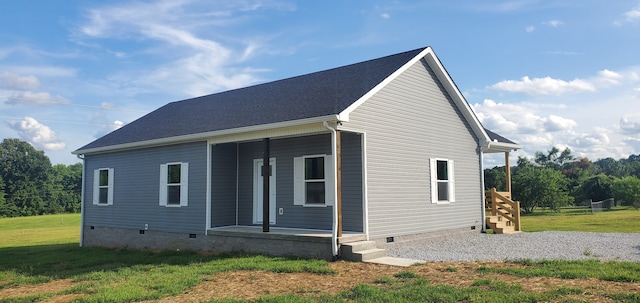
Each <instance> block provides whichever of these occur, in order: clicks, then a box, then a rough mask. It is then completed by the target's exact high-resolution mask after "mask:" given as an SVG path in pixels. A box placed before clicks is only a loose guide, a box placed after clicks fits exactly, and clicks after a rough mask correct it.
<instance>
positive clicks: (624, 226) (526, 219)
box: [521, 207, 640, 233]
mask: <svg viewBox="0 0 640 303" xmlns="http://www.w3.org/2000/svg"><path fill="white" fill-rule="evenodd" d="M521 220H522V221H521V223H522V230H523V231H525V232H535V231H545V230H563V231H588V232H624V233H640V210H637V209H634V208H632V207H615V208H613V209H611V210H608V211H602V212H597V213H591V210H590V209H589V208H583V207H566V208H562V209H560V212H553V211H542V210H537V211H536V212H535V213H533V214H530V215H523V216H521Z"/></svg>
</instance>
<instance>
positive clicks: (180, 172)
mask: <svg viewBox="0 0 640 303" xmlns="http://www.w3.org/2000/svg"><path fill="white" fill-rule="evenodd" d="M188 205H189V163H185V162H174V163H167V164H161V165H160V206H166V207H181V206H188Z"/></svg>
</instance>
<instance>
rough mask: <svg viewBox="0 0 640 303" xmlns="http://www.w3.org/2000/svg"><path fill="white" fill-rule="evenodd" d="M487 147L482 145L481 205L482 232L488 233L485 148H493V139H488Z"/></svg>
mask: <svg viewBox="0 0 640 303" xmlns="http://www.w3.org/2000/svg"><path fill="white" fill-rule="evenodd" d="M485 143H486V147H482V146H480V193H481V195H482V200H480V201H482V203H480V206H481V210H480V212H481V214H482V222H481V224H482V229H481V232H482V233H486V232H487V223H486V221H487V219H486V218H487V211H486V209H485V203H486V201H485V199H486V197H485V194H484V151H485V150H489V148H491V141H486V142H485Z"/></svg>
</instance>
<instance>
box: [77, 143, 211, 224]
mask: <svg viewBox="0 0 640 303" xmlns="http://www.w3.org/2000/svg"><path fill="white" fill-rule="evenodd" d="M168 162H188V163H189V179H188V182H189V205H188V206H186V207H164V206H160V205H159V190H160V165H161V164H165V163H168ZM85 166H86V176H85V178H86V179H85V180H86V186H85V201H84V202H83V203H84V224H85V225H89V226H99V227H113V228H131V229H144V225H145V224H148V226H149V230H152V231H153V230H157V231H166V232H182V233H196V234H203V233H204V231H205V225H206V224H205V222H206V216H205V214H206V212H205V210H206V172H207V144H206V142H198V143H189V144H180V145H171V146H163V147H154V148H147V149H138V150H132V151H125V152H112V153H105V154H96V155H86V156H85ZM99 168H113V169H114V184H113V186H114V191H113V196H114V199H113V205H110V206H98V205H93V203H92V197H93V171H94V170H95V169H99Z"/></svg>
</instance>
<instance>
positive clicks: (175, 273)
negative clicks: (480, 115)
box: [0, 209, 640, 303]
mask: <svg viewBox="0 0 640 303" xmlns="http://www.w3.org/2000/svg"><path fill="white" fill-rule="evenodd" d="M638 216H640V212H637V211H635V210H633V209H615V210H612V211H609V212H602V213H598V214H595V215H591V214H588V213H580V212H575V211H573V210H568V209H567V210H563V211H562V212H560V213H559V214H556V213H544V214H539V215H534V216H527V217H525V218H526V219H527V222H529V223H532V224H531V226H546V228H545V229H544V230H548V229H556V230H557V228H558V224H559V223H556V224H553V223H549V222H553V221H554V220H555V219H556V218H564V219H565V220H571V221H572V222H574V223H573V226H574V227H577V228H573V229H571V230H581V231H588V230H585V228H586V227H584V226H585V225H587V226H589V223H593V222H590V221H594V220H593V219H594V218H598V219H599V220H602V221H605V222H601V223H602V224H601V225H599V226H600V228H599V229H598V230H597V231H620V230H619V229H618V228H615V227H613V226H615V225H616V224H615V222H613V223H610V222H607V221H611V220H623V221H624V220H627V219H625V218H635V220H636V221H635V222H639V221H640V220H638V219H640V218H639V217H638ZM550 218H551V219H553V220H551V221H549V219H550ZM529 220H531V221H529ZM573 220H575V221H573ZM79 221H80V220H79V215H77V214H71V215H51V216H38V217H26V218H4V219H0V292H2V291H3V290H10V289H20V288H21V287H24V286H29V287H35V286H39V285H40V286H41V285H47V284H46V283H56V282H59V283H62V284H64V283H65V281H68V285H66V286H65V285H63V286H64V287H62V288H61V289H56V290H40V291H29V292H28V293H22V294H15V295H11V296H6V297H3V296H2V295H1V293H0V303H2V302H38V301H43V300H47V299H56V298H57V297H60V296H63V295H73V296H74V297H73V298H72V300H73V301H74V302H134V301H142V300H158V299H161V298H167V297H171V296H175V295H179V294H183V293H185V292H187V291H189V290H190V289H193V288H194V287H195V286H197V285H199V284H201V283H203V282H206V281H215V280H216V277H217V276H218V275H220V274H222V273H229V272H241V271H265V272H272V273H282V274H283V275H285V276H279V277H280V279H286V278H285V277H286V275H287V274H293V273H311V274H314V275H322V276H326V278H325V279H326V280H327V281H329V280H331V279H332V277H333V276H334V275H335V274H336V271H335V270H333V269H332V267H331V266H330V265H329V263H328V262H325V261H321V260H306V259H294V258H281V257H267V256H260V255H250V254H225V255H213V254H201V253H196V252H191V251H162V252H151V251H139V250H128V249H117V250H115V249H103V248H80V247H79V246H78V243H77V241H78V237H79ZM537 221H542V222H545V223H538V222H537ZM560 221H562V220H560ZM576 222H582V223H576ZM526 224H528V223H525V224H523V225H524V226H525V228H527V229H528V228H529V227H527V225H526ZM636 225H637V224H636ZM540 228H542V227H540ZM589 228H590V227H589ZM635 228H636V232H638V230H637V229H638V228H639V227H637V226H636V227H635ZM560 230H565V229H560ZM624 230H625V232H633V231H632V230H630V229H629V228H625V229H624ZM586 254H589V252H587V251H585V255H586ZM429 266H431V265H429V264H426V265H421V266H419V267H411V268H410V269H411V270H406V269H398V270H397V271H395V273H392V274H389V275H388V276H382V277H380V276H378V277H377V278H374V277H373V276H372V277H371V280H370V282H368V283H360V284H356V285H355V286H353V287H347V288H345V289H344V290H343V291H341V292H339V293H337V294H331V295H330V294H327V293H324V292H318V291H317V290H314V289H312V288H308V287H307V288H305V287H303V286H300V285H297V283H296V281H295V280H292V281H291V283H292V287H291V288H290V293H276V294H273V295H268V296H262V297H259V298H256V299H254V300H251V301H247V300H242V299H223V300H213V299H205V300H204V301H205V302H207V300H209V301H208V302H234V303H237V302H351V301H356V302H539V301H554V302H585V301H589V300H592V299H593V298H599V299H600V300H605V301H606V300H608V301H615V302H638V301H640V297H639V295H638V293H639V292H638V291H637V290H638V289H640V288H638V283H640V263H633V262H605V263H602V262H599V261H597V260H581V261H562V260H559V261H531V260H512V261H509V262H507V263H494V264H487V265H481V266H479V267H477V268H475V270H474V269H467V267H468V266H465V265H461V264H455V266H453V265H445V266H444V267H442V269H440V271H439V272H441V273H442V274H444V275H451V276H452V277H453V278H452V280H453V281H457V280H461V279H469V277H472V276H480V278H477V279H473V281H471V282H470V283H467V284H458V283H454V284H446V283H443V281H439V280H437V279H434V280H428V279H433V275H432V274H429V271H428V269H429ZM470 270H471V272H470ZM372 273H373V272H372ZM340 274H341V275H344V274H349V273H348V271H346V272H342V273H340ZM457 275H460V276H457ZM461 275H465V276H464V277H462V276H461ZM456 277H458V278H456ZM508 277H517V278H518V279H519V281H528V280H527V279H532V281H533V280H534V279H540V278H554V279H573V280H580V279H583V280H586V279H589V281H591V280H594V281H596V282H589V283H591V284H594V285H599V284H603V283H623V284H626V285H629V287H630V288H629V289H635V290H636V291H632V290H628V291H627V289H622V290H621V289H617V290H613V289H608V288H606V287H601V288H600V289H599V290H597V291H598V292H599V293H594V292H595V291H596V290H594V289H586V288H584V287H577V286H575V285H574V284H573V283H567V284H566V285H565V284H564V283H560V284H549V285H547V286H546V287H545V288H544V290H542V291H532V290H528V289H527V287H525V286H526V284H520V283H512V282H510V279H509V278H508ZM247 279H248V280H252V281H255V280H259V279H261V278H259V275H257V274H256V275H254V274H253V273H252V274H251V275H250V276H249V277H248V278H247ZM522 279H525V280H522ZM598 281H600V282H598ZM257 282H260V281H257ZM238 283H243V282H238ZM524 283H527V282H524ZM532 283H533V282H532ZM567 285H571V287H568V286H567ZM634 287H635V288H634ZM241 288H242V286H240V289H241ZM301 289H302V290H304V291H300V290H301Z"/></svg>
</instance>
